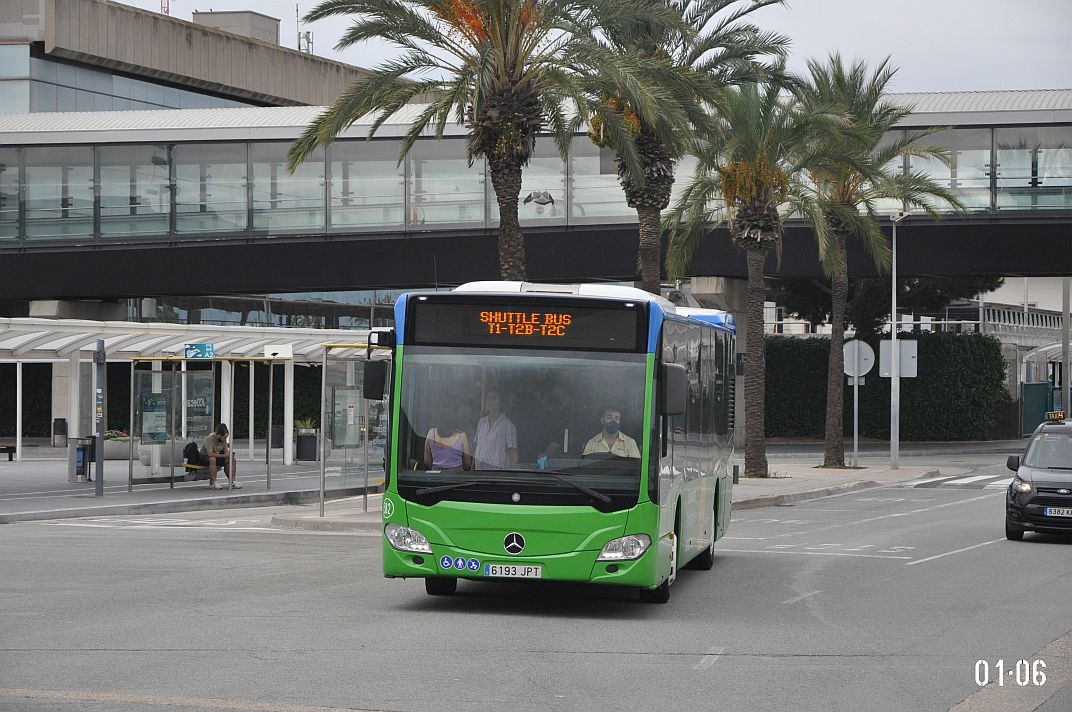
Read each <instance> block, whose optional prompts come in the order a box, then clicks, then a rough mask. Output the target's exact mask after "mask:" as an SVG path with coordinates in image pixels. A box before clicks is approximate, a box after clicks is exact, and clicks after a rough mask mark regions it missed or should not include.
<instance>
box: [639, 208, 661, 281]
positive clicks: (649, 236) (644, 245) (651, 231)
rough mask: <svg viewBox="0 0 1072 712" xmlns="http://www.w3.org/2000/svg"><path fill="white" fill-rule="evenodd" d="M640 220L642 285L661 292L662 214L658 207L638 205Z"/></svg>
mask: <svg viewBox="0 0 1072 712" xmlns="http://www.w3.org/2000/svg"><path fill="white" fill-rule="evenodd" d="M637 217H638V218H639V220H640V287H641V289H643V290H644V291H645V292H651V293H652V294H658V293H659V286H660V284H662V274H661V269H660V268H661V266H662V265H661V262H662V242H661V238H662V216H661V211H660V210H659V209H658V208H652V207H646V206H645V207H638V208H637Z"/></svg>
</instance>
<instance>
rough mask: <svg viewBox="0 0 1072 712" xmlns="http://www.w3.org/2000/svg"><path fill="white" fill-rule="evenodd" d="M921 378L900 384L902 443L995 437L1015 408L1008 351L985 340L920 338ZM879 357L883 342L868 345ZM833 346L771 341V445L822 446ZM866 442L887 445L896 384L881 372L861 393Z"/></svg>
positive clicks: (848, 416)
mask: <svg viewBox="0 0 1072 712" xmlns="http://www.w3.org/2000/svg"><path fill="white" fill-rule="evenodd" d="M898 338H899V339H915V340H916V341H917V343H918V347H917V348H918V353H917V355H918V361H917V363H918V370H919V375H918V376H917V377H916V378H902V379H901V439H902V440H979V439H983V438H985V437H988V436H989V435H990V434H991V433H992V431H993V429H994V425H995V423H996V422H997V421H998V419H999V418H1000V417H1001V416H1002V414H1003V413H1005V412H1006V411H1007V410H1008V408H1009V404H1010V401H1011V398H1010V396H1009V394H1008V392H1007V391H1006V390H1005V385H1004V383H1005V367H1006V365H1005V360H1004V358H1003V357H1002V355H1001V344H1000V342H998V340H997V339H995V338H994V337H992V336H987V335H982V334H951V333H927V332H924V333H920V334H904V335H903V336H900V337H898ZM869 343H870V344H871V347H872V348H874V349H875V353H876V355H877V354H878V343H877V340H869ZM829 351H830V340H829V339H828V338H808V339H797V338H790V337H785V336H769V337H767V339H766V366H767V398H766V401H767V403H766V406H767V413H766V433H767V436H768V437H809V438H822V437H823V435H824V429H825V418H826V367H827V358H828V355H829ZM844 414H845V418H844V422H845V433H846V434H848V435H851V433H852V388H851V387H850V386H846V387H845V408H844ZM860 435H861V436H862V437H872V438H881V439H888V438H889V435H890V381H889V379H888V378H880V377H879V375H878V364H877V363H876V364H875V367H874V368H873V369H872V370H871V373H869V374H868V375H867V376H866V377H865V380H864V385H862V386H861V387H860Z"/></svg>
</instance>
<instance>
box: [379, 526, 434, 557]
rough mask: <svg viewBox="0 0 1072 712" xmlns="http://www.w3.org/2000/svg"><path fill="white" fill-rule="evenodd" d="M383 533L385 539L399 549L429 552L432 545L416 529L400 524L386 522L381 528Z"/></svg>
mask: <svg viewBox="0 0 1072 712" xmlns="http://www.w3.org/2000/svg"><path fill="white" fill-rule="evenodd" d="M383 535H384V536H385V537H387V541H388V542H389V543H390V544H391V546H393V547H394V548H396V549H398V550H399V551H415V552H417V553H419V554H431V553H432V545H431V544H429V543H428V540H427V539H425V538H424V534H421V533H420V532H419V531H417V530H416V529H410V528H409V527H404V526H402V525H401V524H394V523H391V524H388V525H387V526H386V527H384V528H383Z"/></svg>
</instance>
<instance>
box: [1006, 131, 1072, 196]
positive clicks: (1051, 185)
mask: <svg viewBox="0 0 1072 712" xmlns="http://www.w3.org/2000/svg"><path fill="white" fill-rule="evenodd" d="M995 131H996V134H995V137H994V143H995V145H996V147H997V186H998V192H997V207H998V209H999V210H1046V209H1052V208H1064V209H1067V208H1072V126H1021V127H1015V128H999V129H995Z"/></svg>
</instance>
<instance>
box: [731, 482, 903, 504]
mask: <svg viewBox="0 0 1072 712" xmlns="http://www.w3.org/2000/svg"><path fill="white" fill-rule="evenodd" d="M882 485H883V483H882V482H875V481H874V480H861V481H859V482H846V483H845V484H841V485H834V486H833V487H823V488H822V489H817V490H807V491H804V492H793V493H791V494H772V495H770V496H767V497H752V498H751V499H742V500H738V501H736V502H733V503H732V505H731V507H730V509H731V511H732V510H734V509H759V508H760V507H777V506H778V505H781V504H794V503H796V502H804V501H807V500H809V499H819V498H820V497H829V496H831V495H835V494H846V493H848V492H856V491H857V490H863V489H870V488H872V487H881V486H882Z"/></svg>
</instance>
